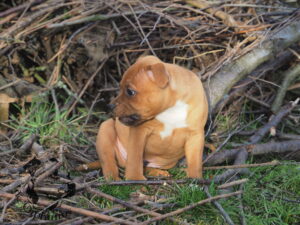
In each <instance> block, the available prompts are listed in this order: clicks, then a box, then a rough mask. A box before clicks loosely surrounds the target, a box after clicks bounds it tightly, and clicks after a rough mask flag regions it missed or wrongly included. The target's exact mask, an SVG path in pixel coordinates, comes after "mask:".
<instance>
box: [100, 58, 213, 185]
mask: <svg viewBox="0 0 300 225" xmlns="http://www.w3.org/2000/svg"><path fill="white" fill-rule="evenodd" d="M113 104H114V105H115V109H114V116H115V120H113V119H109V120H107V121H105V122H103V123H102V124H101V126H100V129H99V133H98V136H97V142H96V148H97V154H98V156H99V159H100V163H101V167H102V169H103V174H104V177H105V178H106V179H114V180H117V179H119V172H118V166H121V167H125V177H126V179H127V180H145V179H146V178H145V177H144V172H143V170H144V168H143V166H144V165H143V163H144V162H145V163H146V170H148V171H149V172H150V174H151V175H168V173H167V172H165V173H164V172H162V170H160V169H169V168H172V167H173V166H175V164H176V163H177V162H178V160H179V159H180V158H182V157H183V156H184V155H185V156H186V159H187V166H188V168H187V176H188V177H191V178H197V177H202V152H203V147H204V126H205V123H206V120H207V114H208V104H207V100H206V96H205V92H204V89H203V87H202V84H201V81H200V80H199V78H198V77H197V76H196V75H195V74H194V73H193V72H191V71H190V70H187V69H184V68H182V67H180V66H177V65H173V64H168V63H164V62H162V61H161V60H159V59H158V58H157V57H154V56H145V57H141V58H139V59H138V60H137V62H136V63H135V64H133V65H132V66H131V67H129V69H128V70H127V71H126V72H125V74H124V76H123V79H122V81H121V84H120V94H119V95H118V96H117V97H116V98H115V99H114V101H113ZM149 168H154V169H150V170H149Z"/></svg>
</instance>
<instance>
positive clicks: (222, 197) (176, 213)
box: [141, 191, 243, 225]
mask: <svg viewBox="0 0 300 225" xmlns="http://www.w3.org/2000/svg"><path fill="white" fill-rule="evenodd" d="M242 193H243V192H242V191H236V192H232V193H229V194H223V195H217V196H214V197H211V198H207V199H205V200H201V201H199V202H196V203H193V204H191V205H189V206H186V207H184V208H181V209H177V210H175V211H173V212H170V213H166V214H164V215H162V216H159V217H155V218H152V219H150V220H146V221H145V222H143V223H141V224H143V225H146V224H150V223H153V222H155V221H158V220H163V219H166V218H168V217H171V216H175V215H178V214H180V213H183V212H186V211H188V210H191V209H193V208H195V207H197V206H199V205H203V204H205V203H209V202H212V201H215V200H218V199H224V198H228V197H232V196H236V195H239V194H242Z"/></svg>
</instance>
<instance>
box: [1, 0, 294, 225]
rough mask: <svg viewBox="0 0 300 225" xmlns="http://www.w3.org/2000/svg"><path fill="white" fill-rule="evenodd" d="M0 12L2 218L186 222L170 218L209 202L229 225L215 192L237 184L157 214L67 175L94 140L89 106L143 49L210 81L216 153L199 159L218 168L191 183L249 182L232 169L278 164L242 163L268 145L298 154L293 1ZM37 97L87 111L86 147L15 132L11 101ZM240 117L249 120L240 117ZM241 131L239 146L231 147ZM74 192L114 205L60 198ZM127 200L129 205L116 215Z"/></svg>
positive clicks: (14, 4) (86, 157) (14, 5)
mask: <svg viewBox="0 0 300 225" xmlns="http://www.w3.org/2000/svg"><path fill="white" fill-rule="evenodd" d="M0 18H1V19H0V27H1V29H0V66H1V70H0V91H1V92H0V112H1V115H0V121H1V152H0V155H1V156H2V157H1V161H0V166H1V170H0V183H1V189H2V190H1V192H0V197H1V199H2V203H1V207H2V214H1V217H0V221H1V222H7V223H8V222H12V224H21V223H18V222H16V221H22V223H23V224H34V223H36V224H42V223H50V222H51V223H52V222H53V221H47V220H42V219H41V215H43V214H44V213H45V212H47V211H49V210H52V209H54V208H57V209H58V210H59V211H60V212H61V213H62V214H64V213H65V212H68V213H65V215H64V216H65V219H60V220H57V221H54V222H55V223H62V224H71V223H74V224H87V223H91V224H93V223H97V222H96V221H98V222H99V221H111V222H113V223H121V224H135V223H143V224H149V223H154V222H155V221H159V220H163V219H166V218H169V220H171V221H173V222H175V223H180V224H182V223H183V224H184V223H186V222H185V221H183V220H180V219H175V217H174V216H175V215H179V214H180V213H182V212H185V211H187V210H190V209H192V208H194V207H197V206H198V205H201V204H205V203H207V202H212V201H213V202H214V204H216V207H217V208H218V210H220V213H221V214H222V215H223V216H224V218H225V220H226V222H227V223H229V224H233V222H232V220H231V219H230V218H229V217H228V215H227V214H226V212H225V211H224V210H223V209H222V206H221V205H220V204H218V202H217V201H216V200H218V199H219V198H226V197H229V196H234V195H238V196H241V195H242V191H237V192H231V193H229V194H220V195H216V196H213V197H212V196H211V195H210V193H209V192H208V190H207V189H206V193H207V196H208V199H206V200H202V201H201V202H198V203H194V204H192V205H188V206H186V207H185V208H180V209H176V210H175V211H171V212H169V213H167V214H163V213H161V212H159V211H158V209H157V208H155V207H154V208H150V209H149V205H147V204H146V201H143V202H139V204H138V205H137V204H134V203H132V202H130V201H127V202H126V201H123V200H121V199H117V198H115V197H113V196H110V195H107V194H105V193H103V192H101V191H99V190H98V187H100V186H101V185H104V184H105V183H101V182H100V181H99V180H97V179H96V178H97V176H98V173H89V174H83V175H81V176H79V175H78V176H70V175H69V173H68V171H72V170H73V168H74V167H75V166H76V165H78V164H80V163H83V162H88V161H91V160H93V159H95V158H94V157H95V153H94V147H93V140H94V137H95V133H96V129H97V126H98V124H99V122H100V120H99V118H97V117H95V116H92V112H93V111H102V112H103V111H105V110H106V108H105V105H106V104H107V103H108V102H109V100H110V98H111V97H112V96H114V95H115V94H116V92H117V90H118V81H119V80H120V78H121V76H122V74H123V72H124V71H125V70H126V68H128V66H129V65H131V64H132V63H133V62H134V61H135V60H136V59H137V58H138V57H139V56H140V55H146V54H152V55H157V56H158V57H160V58H161V59H162V60H164V61H166V62H174V63H177V64H180V65H183V66H185V67H187V68H190V69H192V70H193V71H194V72H196V73H197V74H198V75H199V77H200V78H201V80H202V81H203V82H204V84H205V86H206V90H207V93H208V95H209V99H210V103H211V113H210V120H209V122H208V125H207V141H208V142H209V143H213V145H214V146H213V147H212V148H216V151H214V152H213V153H210V154H209V153H208V154H207V155H206V159H205V166H206V170H212V169H220V168H222V169H226V170H225V172H223V173H222V174H219V175H218V176H215V177H212V178H211V179H208V180H202V179H199V180H197V181H195V182H197V183H198V184H199V185H208V184H210V183H211V182H214V183H216V184H218V185H222V184H224V183H230V182H234V183H233V185H240V184H241V183H243V182H245V180H239V174H244V173H247V168H248V167H254V166H262V165H264V166H267V165H268V166H276V165H278V164H280V162H278V161H275V162H274V161H273V162H264V161H263V160H258V161H259V163H258V164H246V162H247V159H249V157H250V156H256V155H265V154H269V153H276V154H275V155H276V157H277V158H278V159H281V158H282V157H283V155H284V158H287V157H288V158H290V159H294V160H297V157H298V159H299V149H300V130H299V119H300V115H299V114H300V113H299V112H300V107H299V98H298V97H299V93H300V64H299V61H300V46H299V43H300V22H299V21H300V11H299V9H297V1H268V0H247V1H239V0H226V1H217V2H214V1H200V0H185V1H146V0H145V1H139V0H132V1H121V0H112V1H104V0H103V1H102V0H100V1H92V0H70V1H60V0H32V1H23V0H16V1H3V2H1V3H0ZM45 93H47V94H45ZM35 96H40V101H45V102H47V101H50V102H53V103H54V104H55V107H56V109H57V110H58V112H59V111H60V112H62V111H64V112H65V117H71V116H72V115H78V114H79V113H80V108H84V109H86V110H87V111H88V116H87V118H88V119H87V120H86V122H85V123H84V124H83V125H82V126H83V127H84V126H89V129H86V130H89V131H83V132H84V135H85V137H86V138H87V139H90V140H91V141H90V142H89V144H87V145H85V146H82V145H80V144H78V143H77V142H76V140H75V139H74V140H75V141H74V143H64V142H62V141H61V142H58V143H56V144H55V145H46V146H42V145H41V144H39V143H38V141H37V139H38V136H39V133H36V134H35V135H32V136H30V138H28V139H27V140H26V141H23V140H22V139H21V138H20V136H21V134H20V133H22V132H20V130H16V129H12V127H11V126H10V122H11V121H10V119H11V118H12V115H15V114H18V112H16V110H12V108H13V107H14V106H13V104H12V103H14V104H17V105H18V109H20V110H22V109H23V108H26V106H28V104H30V102H32V101H33V100H32V99H33V98H34V97H35ZM41 96H42V97H41ZM66 96H68V98H67V97H66ZM66 99H67V100H66ZM31 115H32V114H29V115H27V116H29V117H30V116H31ZM225 117H227V118H230V120H231V123H230V124H231V126H230V129H226V128H224V127H222V125H220V124H221V123H220V120H219V118H225ZM240 117H243V118H244V119H245V120H246V121H248V123H247V124H246V125H241V124H239V121H240V119H239V118H240ZM23 119H24V118H23ZM25 119H26V118H25ZM89 124H96V125H97V126H96V125H94V126H90V125H89ZM253 124H256V129H254V128H253V126H252V125H253ZM91 127H92V128H91ZM83 130H84V129H83ZM91 130H92V131H91ZM237 137H238V138H241V140H243V141H242V143H235V145H231V146H233V147H232V148H231V149H228V147H227V146H228V145H227V144H228V143H231V142H232V141H231V140H232V139H237ZM58 139H59V138H58ZM83 148H85V149H84V151H83V150H82V149H83ZM86 149H88V150H91V151H86ZM283 153H284V154H283ZM225 162H233V163H230V165H227V164H224V163H225ZM183 164H184V162H183ZM222 164H223V165H225V166H215V165H222ZM186 182H188V181H187V180H156V179H154V180H153V179H151V180H150V181H145V182H137V183H138V184H143V185H163V184H170V185H171V184H174V183H178V184H180V183H186ZM132 184H135V183H134V182H125V181H123V182H112V183H110V185H132ZM225 188H228V187H225ZM82 191H85V192H87V193H89V194H90V195H91V196H99V197H101V198H106V199H108V200H110V201H112V202H115V203H116V205H115V208H113V209H110V210H107V211H105V210H100V209H99V208H97V207H94V208H93V207H91V209H83V208H79V207H76V202H74V201H73V202H72V201H71V200H68V199H70V198H71V197H72V196H73V197H74V195H75V196H76V195H80V194H81V193H82ZM16 201H21V202H26V203H34V204H36V205H39V206H42V207H41V208H39V209H38V210H36V212H35V213H34V214H31V215H28V214H25V215H22V214H19V213H17V212H16V211H14V210H13V205H14V203H15V202H16ZM124 209H130V210H132V211H133V212H134V213H132V214H130V215H131V216H127V215H126V214H125V213H124V214H122V213H117V216H112V215H113V214H116V212H122V210H124ZM145 218H146V219H145ZM65 221H67V222H65ZM1 222H0V223H1Z"/></svg>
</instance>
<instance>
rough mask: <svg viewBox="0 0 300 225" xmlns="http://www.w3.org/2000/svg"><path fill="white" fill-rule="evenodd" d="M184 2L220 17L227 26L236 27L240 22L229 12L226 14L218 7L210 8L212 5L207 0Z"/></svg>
mask: <svg viewBox="0 0 300 225" xmlns="http://www.w3.org/2000/svg"><path fill="white" fill-rule="evenodd" d="M186 2H187V3H188V4H191V5H192V6H195V7H198V8H200V9H204V10H206V11H207V12H208V13H210V14H212V15H215V16H216V17H218V18H220V19H221V20H222V21H223V23H224V24H225V25H227V26H233V27H238V26H239V25H240V23H239V22H237V21H235V19H234V18H233V17H232V16H231V15H230V14H227V13H225V12H223V11H221V10H219V9H214V8H212V5H211V4H210V2H208V1H203V0H200V1H199V0H186Z"/></svg>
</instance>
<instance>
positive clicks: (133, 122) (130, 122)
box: [119, 114, 141, 126]
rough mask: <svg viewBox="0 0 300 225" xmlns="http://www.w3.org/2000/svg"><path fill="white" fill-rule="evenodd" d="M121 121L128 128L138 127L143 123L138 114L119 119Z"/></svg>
mask: <svg viewBox="0 0 300 225" xmlns="http://www.w3.org/2000/svg"><path fill="white" fill-rule="evenodd" d="M119 120H120V121H121V123H123V124H125V125H126V126H137V125H139V124H140V122H141V117H140V116H139V115H138V114H131V115H128V116H121V117H119Z"/></svg>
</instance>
